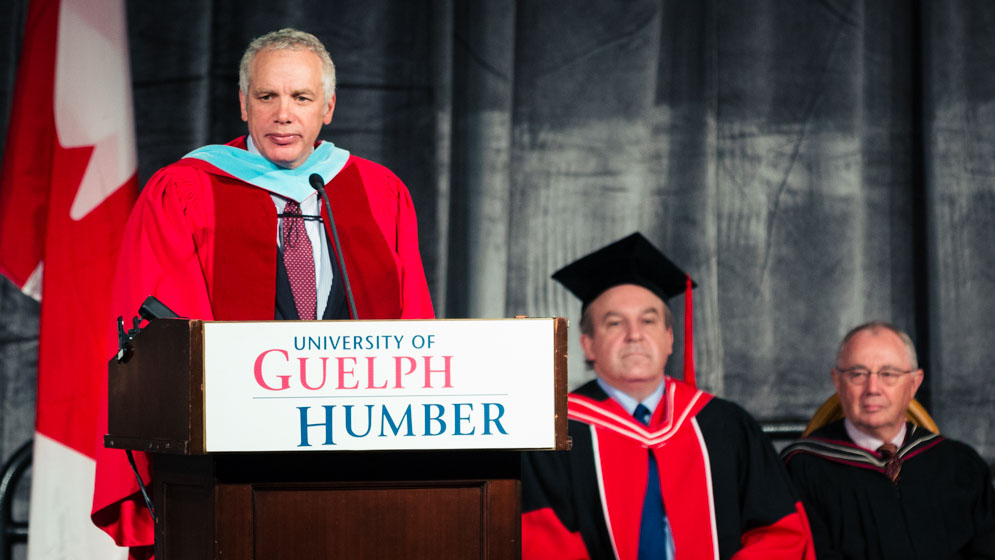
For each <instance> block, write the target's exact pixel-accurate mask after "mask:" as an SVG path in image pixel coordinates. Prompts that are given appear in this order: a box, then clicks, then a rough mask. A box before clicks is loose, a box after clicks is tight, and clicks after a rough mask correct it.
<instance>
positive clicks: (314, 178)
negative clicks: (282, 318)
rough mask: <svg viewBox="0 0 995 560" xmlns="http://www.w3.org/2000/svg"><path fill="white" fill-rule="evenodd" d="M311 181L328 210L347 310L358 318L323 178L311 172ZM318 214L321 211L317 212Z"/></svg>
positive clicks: (309, 180) (353, 316) (309, 181)
mask: <svg viewBox="0 0 995 560" xmlns="http://www.w3.org/2000/svg"><path fill="white" fill-rule="evenodd" d="M307 181H308V183H311V188H312V189H314V190H316V191H318V193H319V194H321V199H322V200H324V201H325V209H326V210H328V228H329V229H331V230H332V244H333V245H335V256H336V258H337V259H338V261H339V270H340V271H341V272H342V283H343V285H344V286H345V298H346V301H348V302H349V312H350V313H351V314H352V318H353V319H359V315H357V314H356V300H355V299H353V297H352V286H350V285H349V273H348V272H346V270H345V257H344V256H343V255H342V244H341V243H339V231H338V230H337V229H336V228H335V217H334V216H332V205H331V204H329V202H328V195H327V194H325V180H324V179H322V178H321V175H318V174H317V173H312V174H311V176H310V177H308V178H307ZM318 214H319V215H320V214H321V212H318Z"/></svg>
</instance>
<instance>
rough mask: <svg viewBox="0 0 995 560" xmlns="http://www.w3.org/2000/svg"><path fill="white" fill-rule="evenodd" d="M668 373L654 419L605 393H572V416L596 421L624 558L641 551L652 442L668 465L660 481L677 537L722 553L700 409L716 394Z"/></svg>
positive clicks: (597, 451)
mask: <svg viewBox="0 0 995 560" xmlns="http://www.w3.org/2000/svg"><path fill="white" fill-rule="evenodd" d="M665 379H666V388H665V390H664V397H663V400H662V401H661V403H660V406H657V410H656V411H655V412H654V414H653V418H652V420H651V422H650V427H648V428H647V427H645V426H643V425H642V424H640V423H639V422H638V421H636V419H635V418H633V417H632V416H631V415H629V414H628V413H627V412H626V411H625V409H624V408H622V406H621V405H619V404H618V403H617V402H616V401H615V400H614V399H608V400H605V401H597V400H594V399H591V398H589V397H584V396H581V395H576V394H571V395H569V397H568V401H567V402H568V405H567V406H568V416H569V418H570V419H571V420H576V421H578V422H583V423H585V424H588V425H589V426H590V427H591V440H592V444H593V446H594V460H595V463H596V464H595V470H596V472H597V474H598V486H599V491H600V493H601V502H602V506H603V510H604V511H603V515H604V518H605V523H606V525H607V526H608V532H609V534H610V535H611V538H612V544H613V547H614V549H615V552H616V554H617V556H618V557H619V558H636V556H637V553H638V546H639V524H640V515H641V512H642V504H643V498H644V494H645V491H646V477H647V475H648V472H649V471H648V469H649V463H648V461H647V459H646V449H652V451H653V454H654V456H655V457H656V460H657V464H658V465H660V489H661V491H662V493H663V503H664V507H665V508H666V510H667V511H668V512H670V511H673V512H680V515H670V516H669V520H670V524H671V529H672V530H673V533H674V544H675V547H676V548H677V550H679V551H680V556H681V557H682V558H715V557H716V554H717V553H718V536H717V534H716V523H715V511H714V507H715V506H714V500H713V499H712V480H711V467H710V463H709V458H708V449H707V448H706V446H705V441H704V439H703V438H702V435H701V431H700V429H699V428H698V426H697V421H696V420H695V415H696V414H697V413H698V412H699V411H700V410H701V409H702V408H703V407H704V406H705V404H707V403H708V401H709V400H711V398H712V396H711V395H709V394H708V393H705V392H703V391H700V390H698V389H695V388H693V387H691V386H690V385H687V384H685V383H683V382H681V381H677V380H674V379H671V378H669V377H667V378H665Z"/></svg>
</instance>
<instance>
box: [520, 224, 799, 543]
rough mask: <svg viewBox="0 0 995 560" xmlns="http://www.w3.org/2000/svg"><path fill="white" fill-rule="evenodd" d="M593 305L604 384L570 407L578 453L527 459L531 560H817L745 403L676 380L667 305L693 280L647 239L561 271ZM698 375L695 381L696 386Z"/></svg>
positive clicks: (587, 350)
mask: <svg viewBox="0 0 995 560" xmlns="http://www.w3.org/2000/svg"><path fill="white" fill-rule="evenodd" d="M553 278H555V279H556V280H558V281H559V282H560V283H562V284H563V285H564V286H566V287H567V288H568V289H569V290H570V291H572V292H573V293H574V294H575V295H576V296H577V297H579V298H580V299H581V301H582V302H583V311H582V318H581V332H582V334H581V339H580V342H581V346H582V347H583V349H584V354H585V356H586V358H587V360H588V361H589V362H590V363H592V364H593V367H594V371H595V373H597V379H596V380H594V381H591V382H589V383H587V384H586V385H583V386H582V387H580V388H579V389H577V390H576V391H574V392H572V393H571V394H570V395H569V398H568V416H569V434H570V436H571V438H572V439H573V449H571V450H570V451H560V452H535V453H526V454H525V458H524V459H523V463H522V469H523V472H522V509H523V512H524V513H523V515H522V545H523V558H525V559H526V560H529V559H535V558H556V559H566V558H620V559H625V560H629V559H632V560H635V559H640V560H641V559H646V558H669V559H676V560H698V559H703V558H731V557H735V558H758V559H759V558H764V559H778V558H806V557H811V556H806V555H807V554H808V555H810V554H811V536H810V534H809V530H808V525H807V523H806V521H805V518H804V515H803V514H802V513H801V512H800V511H799V509H798V507H799V505H798V503H797V502H796V500H795V498H794V496H793V492H792V489H791V485H790V482H789V479H788V477H787V474H786V473H785V471H784V468H783V467H782V465H781V464H780V462H779V461H778V459H777V455H776V454H775V452H774V449H773V448H772V447H771V445H770V443H769V442H768V441H767V439H766V438H765V436H764V435H763V433H762V432H761V431H760V428H759V427H758V426H757V424H756V422H754V420H753V419H752V418H751V417H750V415H749V414H747V413H746V411H744V410H743V409H742V408H740V407H738V406H737V405H735V404H733V403H731V402H729V401H725V400H723V399H719V398H716V397H714V396H712V395H709V394H708V393H705V392H703V391H700V390H698V389H696V388H695V387H694V386H693V385H692V384H689V383H685V382H682V381H678V380H676V379H672V378H670V377H668V376H666V375H664V365H665V364H666V362H667V358H668V357H669V356H670V354H671V349H672V347H673V342H674V337H673V328H672V322H673V321H672V317H671V314H670V310H669V309H668V307H667V305H666V303H665V302H664V300H665V299H666V298H668V297H671V296H673V295H676V294H679V293H681V292H682V291H684V289H685V286H687V290H688V292H690V288H691V287H692V286H691V283H690V280H689V279H688V277H687V276H686V275H685V274H684V273H683V272H682V271H681V270H680V269H679V268H677V267H676V266H675V265H674V264H673V263H671V262H670V261H669V260H668V259H667V258H666V257H665V256H664V255H663V254H661V253H660V252H659V251H658V250H657V249H656V247H654V246H653V245H652V244H651V243H650V242H649V241H647V240H646V238H644V237H643V236H642V235H640V234H638V233H636V234H633V235H631V236H629V237H627V238H625V239H622V240H621V241H618V242H616V243H613V244H611V245H609V246H607V247H605V248H603V249H601V250H599V251H596V252H594V253H592V254H590V255H588V256H586V257H584V258H582V259H580V260H579V261H577V262H574V263H573V264H571V265H568V266H567V267H565V268H563V269H561V270H560V271H559V272H557V273H556V274H554V275H553ZM686 377H687V376H686Z"/></svg>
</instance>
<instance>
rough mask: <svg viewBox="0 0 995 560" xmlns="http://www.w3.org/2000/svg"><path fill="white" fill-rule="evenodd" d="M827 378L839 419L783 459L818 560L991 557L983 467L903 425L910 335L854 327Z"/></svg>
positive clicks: (992, 510) (994, 553)
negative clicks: (837, 403)
mask: <svg viewBox="0 0 995 560" xmlns="http://www.w3.org/2000/svg"><path fill="white" fill-rule="evenodd" d="M832 376H833V383H834V384H835V385H836V392H837V394H838V395H839V399H840V404H841V406H842V409H843V415H844V419H843V420H838V421H836V422H833V423H830V424H828V425H826V426H823V427H822V428H820V429H818V430H816V431H814V432H812V434H811V435H810V436H809V437H808V438H805V439H803V440H801V441H799V442H798V443H795V444H792V445H790V446H788V447H787V448H785V449H784V451H783V453H782V456H783V457H784V459H785V461H786V462H787V467H788V472H789V474H790V475H791V478H792V480H793V481H794V482H795V486H796V488H797V489H798V490H799V492H800V493H801V496H802V501H803V503H804V505H805V511H806V512H807V513H808V515H809V520H810V521H811V524H812V536H813V538H814V540H815V546H816V553H817V555H818V557H819V560H823V559H832V558H864V559H868V560H872V559H890V558H901V559H903V560H905V559H915V558H922V559H924V560H925V559H929V560H932V559H935V558H995V502H993V498H992V483H991V474H990V473H989V470H988V467H987V465H985V463H984V461H982V460H981V457H979V456H978V454H977V453H975V452H974V450H973V449H971V448H970V447H968V446H967V445H964V444H962V443H959V442H956V441H953V440H949V439H945V438H943V437H941V436H940V435H939V434H935V433H933V432H931V431H929V430H926V429H925V428H922V427H919V426H916V425H914V424H912V423H908V422H906V410H907V409H908V408H909V403H910V402H912V397H913V396H914V395H915V393H916V390H917V389H918V388H919V385H920V384H921V383H922V379H923V372H922V369H920V368H919V365H918V360H917V358H916V350H915V346H913V344H912V339H911V338H909V335H907V334H905V333H904V332H902V331H900V330H899V329H897V328H896V327H894V326H893V325H890V324H888V323H884V322H880V321H877V322H871V323H865V324H863V325H860V326H858V327H856V328H854V329H853V330H851V331H850V332H849V333H848V334H847V335H846V336H845V337H844V338H843V342H842V343H841V344H840V347H839V351H838V353H837V355H836V366H835V367H833V368H832Z"/></svg>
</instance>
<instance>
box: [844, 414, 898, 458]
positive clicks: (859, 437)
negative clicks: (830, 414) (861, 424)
mask: <svg viewBox="0 0 995 560" xmlns="http://www.w3.org/2000/svg"><path fill="white" fill-rule="evenodd" d="M843 427H844V428H846V435H848V436H850V439H852V440H853V443H856V444H857V445H859V446H860V447H863V448H864V449H870V450H871V451H877V450H878V448H879V447H881V446H882V445H884V440H880V439H878V438H876V437H874V436H871V435H868V434H865V433H864V432H862V431H860V428H858V427H857V426H855V425H854V424H853V422H851V421H850V419H849V418H844V419H843ZM905 432H906V426H905V424H904V423H903V424H902V429H901V430H898V434H897V435H896V436H895V437H893V438H891V443H894V444H895V447H901V446H902V443H904V442H905Z"/></svg>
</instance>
